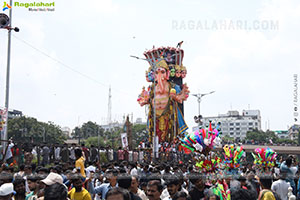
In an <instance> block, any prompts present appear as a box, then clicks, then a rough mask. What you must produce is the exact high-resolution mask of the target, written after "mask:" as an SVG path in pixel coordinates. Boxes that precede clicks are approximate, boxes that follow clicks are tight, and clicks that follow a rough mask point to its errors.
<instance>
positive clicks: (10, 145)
mask: <svg viewBox="0 0 300 200" xmlns="http://www.w3.org/2000/svg"><path fill="white" fill-rule="evenodd" d="M13 147H14V143H12V141H11V140H9V141H8V146H7V150H6V155H5V160H6V162H7V163H8V164H10V163H12V162H13V154H12V152H11V148H13Z"/></svg>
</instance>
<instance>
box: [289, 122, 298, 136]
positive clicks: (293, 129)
mask: <svg viewBox="0 0 300 200" xmlns="http://www.w3.org/2000/svg"><path fill="white" fill-rule="evenodd" d="M299 132H300V125H297V124H295V125H293V126H291V127H290V128H289V130H288V134H289V138H290V139H291V140H296V139H298V135H299Z"/></svg>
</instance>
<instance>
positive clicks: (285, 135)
mask: <svg viewBox="0 0 300 200" xmlns="http://www.w3.org/2000/svg"><path fill="white" fill-rule="evenodd" d="M274 133H275V135H276V136H277V137H278V138H280V139H288V138H289V132H288V131H274Z"/></svg>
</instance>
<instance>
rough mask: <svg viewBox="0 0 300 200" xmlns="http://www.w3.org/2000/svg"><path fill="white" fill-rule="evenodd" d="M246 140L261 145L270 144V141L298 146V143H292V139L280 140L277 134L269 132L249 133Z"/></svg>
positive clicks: (256, 131)
mask: <svg viewBox="0 0 300 200" xmlns="http://www.w3.org/2000/svg"><path fill="white" fill-rule="evenodd" d="M245 139H246V140H254V141H256V142H259V143H269V142H270V140H272V142H273V143H275V144H277V143H286V144H296V143H297V142H296V141H292V140H290V139H281V138H278V137H277V136H276V135H275V132H273V131H270V130H267V131H266V132H264V131H259V130H257V129H255V130H253V131H249V132H247V134H246V138H245Z"/></svg>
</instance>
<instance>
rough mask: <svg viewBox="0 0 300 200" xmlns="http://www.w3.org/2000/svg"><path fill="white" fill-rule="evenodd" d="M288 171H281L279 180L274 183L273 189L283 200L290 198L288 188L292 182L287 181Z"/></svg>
mask: <svg viewBox="0 0 300 200" xmlns="http://www.w3.org/2000/svg"><path fill="white" fill-rule="evenodd" d="M285 179H286V173H284V172H282V171H281V172H280V174H279V180H278V181H275V182H273V183H272V186H271V189H272V191H273V192H275V193H276V194H278V196H279V197H280V199H281V200H288V192H289V191H288V188H289V187H290V183H288V182H286V181H285Z"/></svg>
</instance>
